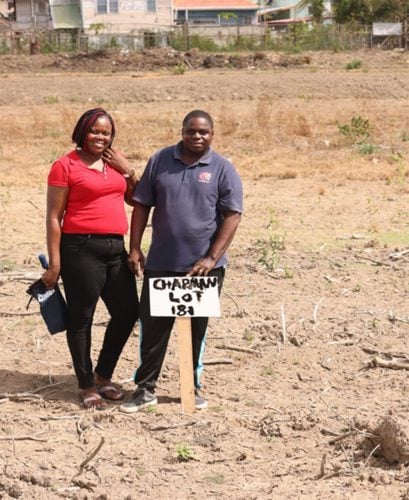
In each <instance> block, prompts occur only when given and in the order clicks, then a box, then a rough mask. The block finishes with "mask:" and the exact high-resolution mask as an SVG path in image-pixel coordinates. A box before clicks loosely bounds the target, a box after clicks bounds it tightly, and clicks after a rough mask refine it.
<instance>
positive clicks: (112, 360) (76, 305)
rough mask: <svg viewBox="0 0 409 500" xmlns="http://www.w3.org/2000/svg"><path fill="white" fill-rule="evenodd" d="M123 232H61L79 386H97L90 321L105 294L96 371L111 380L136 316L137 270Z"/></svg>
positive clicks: (70, 341)
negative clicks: (130, 260) (129, 257)
mask: <svg viewBox="0 0 409 500" xmlns="http://www.w3.org/2000/svg"><path fill="white" fill-rule="evenodd" d="M126 259H127V253H126V251H125V247H124V240H123V237H122V236H119V235H87V234H75V235H74V234H63V235H62V239H61V276H62V280H63V284H64V291H65V296H66V299H67V305H68V311H69V314H68V315H69V319H68V329H67V341H68V347H69V349H70V352H71V357H72V361H73V364H74V370H75V374H76V376H77V379H78V384H79V387H80V388H81V389H88V388H90V387H92V386H93V385H94V377H93V369H92V361H91V326H92V319H93V316H94V312H95V308H96V305H97V302H98V299H99V298H100V297H101V298H102V300H103V301H104V303H105V305H106V307H107V309H108V312H109V314H110V316H111V318H110V321H109V323H108V326H107V328H106V331H105V336H104V342H103V345H102V349H101V351H100V354H99V358H98V363H97V366H96V368H95V371H96V372H97V373H98V375H100V376H101V377H104V378H107V379H110V378H111V377H112V373H113V371H114V369H115V366H116V364H117V362H118V359H119V356H120V354H121V352H122V349H123V347H124V345H125V343H126V341H127V340H128V338H129V335H130V333H131V331H132V329H133V327H134V324H135V322H136V320H137V318H138V296H137V291H136V282H135V277H134V275H133V274H132V273H131V272H130V271H129V269H128V266H127V262H126Z"/></svg>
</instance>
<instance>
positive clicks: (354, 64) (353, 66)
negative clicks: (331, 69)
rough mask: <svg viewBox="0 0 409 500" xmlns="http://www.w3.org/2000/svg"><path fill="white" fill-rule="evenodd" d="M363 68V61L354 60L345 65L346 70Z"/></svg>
mask: <svg viewBox="0 0 409 500" xmlns="http://www.w3.org/2000/svg"><path fill="white" fill-rule="evenodd" d="M359 68H362V61H361V60H359V59H352V61H350V62H349V63H346V64H345V69H348V70H350V69H359Z"/></svg>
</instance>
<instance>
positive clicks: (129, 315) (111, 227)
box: [42, 108, 138, 409]
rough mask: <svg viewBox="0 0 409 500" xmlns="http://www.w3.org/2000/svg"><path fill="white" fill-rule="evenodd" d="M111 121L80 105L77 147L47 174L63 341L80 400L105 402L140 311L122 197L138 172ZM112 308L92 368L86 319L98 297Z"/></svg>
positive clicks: (51, 272) (50, 282) (51, 278)
mask: <svg viewBox="0 0 409 500" xmlns="http://www.w3.org/2000/svg"><path fill="white" fill-rule="evenodd" d="M114 137H115V124H114V121H113V119H112V117H111V116H110V115H109V114H108V113H107V112H106V111H104V110H103V109H101V108H96V109H91V110H89V111H87V112H85V113H84V114H83V115H82V116H81V117H80V119H79V120H78V122H77V124H76V126H75V128H74V131H73V133H72V140H73V142H74V143H75V144H76V146H77V147H76V149H75V151H72V152H70V153H68V154H66V155H65V156H62V157H61V158H59V159H58V160H56V161H55V162H54V163H53V165H52V167H51V170H50V173H49V175H48V191H47V247H48V255H49V261H50V263H49V268H48V269H47V271H46V272H45V273H44V274H43V276H42V280H43V282H44V283H45V285H46V286H47V287H48V288H53V287H54V286H55V284H56V283H57V280H58V278H59V276H60V274H61V277H62V281H63V284H64V291H65V296H66V299H67V305H68V310H69V320H68V328H67V341H68V346H69V349H70V352H71V357H72V361H73V365H74V370H75V374H76V376H77V379H78V384H79V388H80V390H81V399H82V403H83V405H84V407H86V408H97V409H102V408H104V407H106V405H107V403H106V402H105V401H104V399H105V400H110V401H117V400H121V399H122V398H123V396H124V395H123V393H122V391H120V390H119V389H118V388H117V387H115V386H114V385H113V384H112V383H111V377H112V374H113V371H114V369H115V366H116V364H117V361H118V359H119V356H120V354H121V352H122V349H123V347H124V345H125V343H126V341H127V340H128V338H129V335H130V333H131V331H132V329H133V327H134V324H135V322H136V320H137V316H138V297H137V291H136V282H135V277H134V275H133V274H132V273H131V272H130V271H129V269H128V266H127V257H128V254H127V252H126V250H125V246H124V235H125V234H126V233H127V231H128V221H127V217H126V212H125V207H124V199H125V200H127V202H129V203H130V204H132V201H131V193H132V190H133V187H134V185H135V183H136V182H137V178H136V176H135V171H134V170H133V169H130V168H129V164H128V161H127V160H126V158H125V157H124V155H122V154H121V153H120V152H119V151H117V150H116V149H114V148H112V146H111V145H112V141H113V139H114ZM100 297H101V298H102V300H103V301H104V303H105V305H106V307H107V310H108V312H109V314H110V316H111V318H110V320H109V323H108V326H107V328H106V331H105V336H104V341H103V346H102V349H101V351H100V353H99V357H98V361H97V365H96V367H95V370H93V366H92V361H91V326H92V320H93V316H94V312H95V307H96V305H97V302H98V299H99V298H100Z"/></svg>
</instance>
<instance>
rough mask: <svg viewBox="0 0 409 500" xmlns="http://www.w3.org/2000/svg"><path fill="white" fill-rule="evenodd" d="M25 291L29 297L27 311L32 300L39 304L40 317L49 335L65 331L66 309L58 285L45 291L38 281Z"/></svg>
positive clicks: (41, 283)
mask: <svg viewBox="0 0 409 500" xmlns="http://www.w3.org/2000/svg"><path fill="white" fill-rule="evenodd" d="M26 291H27V293H28V294H29V295H30V296H31V298H30V300H29V301H28V304H27V309H28V307H29V305H30V303H31V301H32V300H33V298H34V299H36V300H37V301H38V302H39V304H40V313H41V316H42V317H43V320H44V322H45V324H46V325H47V328H48V331H49V332H50V333H51V334H54V333H58V332H63V331H64V330H66V329H67V322H68V309H67V304H66V303H65V299H64V297H63V295H62V293H61V290H60V288H59V286H58V284H57V285H56V286H55V287H54V288H52V289H51V290H47V288H46V287H45V285H44V283H43V282H42V281H41V279H38V280H37V281H35V282H34V283H33V284H32V285H30V286H29V287H28V288H27V290H26Z"/></svg>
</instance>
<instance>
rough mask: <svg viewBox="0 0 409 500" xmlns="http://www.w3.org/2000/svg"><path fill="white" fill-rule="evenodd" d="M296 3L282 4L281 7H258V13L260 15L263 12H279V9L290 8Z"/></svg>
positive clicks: (295, 5)
mask: <svg viewBox="0 0 409 500" xmlns="http://www.w3.org/2000/svg"><path fill="white" fill-rule="evenodd" d="M297 5H298V3H292V4H289V5H282V6H281V7H266V8H265V9H260V10H259V11H258V14H259V15H260V16H262V15H263V14H270V13H271V12H279V11H281V10H290V9H293V8H294V7H297Z"/></svg>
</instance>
